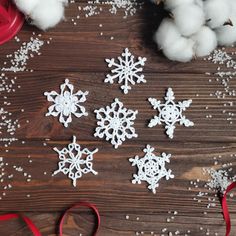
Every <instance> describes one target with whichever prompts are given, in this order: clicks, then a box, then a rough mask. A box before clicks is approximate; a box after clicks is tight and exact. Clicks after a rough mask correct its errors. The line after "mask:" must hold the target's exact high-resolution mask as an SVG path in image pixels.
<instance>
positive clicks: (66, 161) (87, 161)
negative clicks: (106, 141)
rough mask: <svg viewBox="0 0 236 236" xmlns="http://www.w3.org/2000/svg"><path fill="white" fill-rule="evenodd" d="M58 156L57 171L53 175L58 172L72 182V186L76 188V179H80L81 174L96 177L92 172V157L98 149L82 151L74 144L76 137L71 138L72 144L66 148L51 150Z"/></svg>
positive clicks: (93, 171)
mask: <svg viewBox="0 0 236 236" xmlns="http://www.w3.org/2000/svg"><path fill="white" fill-rule="evenodd" d="M53 150H54V151H56V152H57V153H58V155H59V160H60V161H59V163H58V170H56V171H54V173H53V175H56V174H58V173H60V172H62V173H63V174H65V175H67V176H68V178H70V179H71V180H72V181H73V186H74V187H76V181H77V179H80V178H81V177H82V176H83V174H88V173H92V174H94V175H97V174H98V173H97V172H96V171H95V170H93V163H92V161H93V155H94V154H95V153H96V152H98V149H95V150H93V151H89V150H88V149H87V148H85V149H82V148H81V146H80V145H79V144H77V143H76V137H75V136H73V142H72V143H70V144H69V145H68V147H67V148H66V147H65V148H63V149H62V150H59V149H57V148H54V149H53Z"/></svg>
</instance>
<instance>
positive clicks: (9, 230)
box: [0, 2, 236, 236]
mask: <svg viewBox="0 0 236 236" xmlns="http://www.w3.org/2000/svg"><path fill="white" fill-rule="evenodd" d="M80 5H81V6H85V5H86V3H83V2H82V3H80ZM103 8H104V11H103V13H102V14H100V15H98V16H93V17H88V18H85V17H81V18H80V19H79V20H78V23H77V25H74V24H73V22H72V21H71V18H72V17H73V18H75V17H76V14H77V5H76V4H71V5H70V7H69V9H67V13H66V15H67V22H63V23H61V24H60V25H59V26H58V27H56V28H55V29H53V30H50V31H48V32H43V33H42V37H41V38H42V39H44V40H45V41H46V40H48V39H49V38H50V37H51V38H52V41H51V43H50V44H49V45H47V44H46V45H44V46H43V47H42V50H41V52H42V55H40V56H36V57H34V58H31V59H30V60H29V62H28V65H27V68H29V69H33V70H34V71H33V72H19V73H17V74H14V73H8V75H9V78H11V77H12V76H17V78H18V79H17V85H20V87H21V88H20V89H17V90H16V92H15V93H10V94H8V95H7V96H8V99H9V100H10V101H11V105H10V106H8V110H9V111H11V112H12V119H19V123H20V124H21V127H20V128H19V129H18V130H17V132H16V137H17V138H18V139H19V141H17V142H14V143H13V144H12V145H11V146H9V147H4V146H3V145H1V156H2V157H3V158H4V160H6V161H7V162H8V163H9V165H11V166H13V165H16V166H22V167H23V168H24V171H26V172H27V173H30V174H31V176H32V180H31V181H30V182H27V181H26V178H25V177H23V176H22V175H20V174H18V175H16V176H14V178H13V179H12V182H11V184H12V186H13V187H12V189H10V190H6V193H7V195H6V196H5V197H3V199H2V200H1V201H0V210H1V212H2V213H5V212H20V213H25V214H26V215H27V216H29V217H31V219H32V220H33V221H34V223H35V224H36V225H37V226H38V228H39V229H40V230H41V232H42V234H43V235H45V236H46V235H47V236H52V235H56V230H57V227H56V225H57V222H58V219H59V217H60V215H61V213H62V212H63V211H64V210H65V209H66V208H67V207H69V206H70V205H71V204H74V203H76V202H78V201H81V200H86V201H89V202H92V203H95V204H96V205H97V207H98V208H99V211H100V213H101V221H102V224H101V228H100V231H99V234H98V235H99V236H113V235H114V236H118V235H120V236H131V235H135V234H136V232H140V235H151V232H154V233H155V234H156V235H158V236H160V235H162V234H163V235H168V234H167V233H168V232H169V231H172V232H175V231H177V230H179V231H180V232H181V233H180V234H179V235H185V233H187V231H188V230H190V231H191V233H190V232H189V233H188V234H187V235H192V236H201V235H206V232H207V229H209V232H210V233H209V235H217V234H215V233H216V232H218V235H220V236H223V235H224V232H225V224H224V221H223V218H222V214H221V207H220V204H219V203H218V202H216V207H214V208H210V209H206V205H207V204H208V198H209V197H213V196H214V193H213V192H210V193H209V196H205V197H203V198H202V201H201V202H197V201H194V200H193V199H194V197H196V194H197V193H198V192H199V191H205V189H204V188H202V187H200V186H201V185H202V183H204V181H205V180H206V178H207V177H206V176H203V175H202V167H211V166H214V160H213V157H215V156H219V155H221V156H222V159H224V161H225V162H227V161H231V162H232V164H233V168H234V167H235V164H236V162H235V157H233V158H232V155H231V154H234V153H236V122H233V124H231V125H229V122H227V121H226V118H225V114H224V113H222V110H223V108H222V106H223V102H222V101H221V100H219V99H216V97H215V96H210V94H211V93H214V91H216V90H217V89H218V88H219V87H220V85H219V83H217V82H215V81H214V76H213V75H208V74H205V72H212V73H214V72H216V71H217V67H218V65H215V64H213V63H212V62H208V61H204V60H202V59H198V60H194V61H193V62H191V63H186V64H182V63H175V62H170V61H169V60H167V59H165V58H164V57H163V56H162V55H161V53H160V52H158V51H157V48H156V45H155V44H154V43H153V41H152V35H153V32H154V30H155V29H156V28H157V25H158V22H160V19H161V15H162V14H161V11H160V10H159V9H157V8H156V7H154V6H153V5H151V4H145V5H144V6H143V9H142V10H138V12H137V14H136V15H135V16H132V17H128V18H127V19H123V17H122V16H123V13H122V12H118V13H117V15H111V14H110V13H109V12H108V9H107V8H108V6H103ZM33 30H35V28H33V27H30V26H27V25H25V26H24V28H23V30H22V31H21V32H20V33H19V35H18V36H19V38H20V39H21V42H20V43H17V42H15V40H12V41H10V42H9V43H7V44H5V45H3V46H1V54H0V63H1V66H2V65H3V62H4V61H6V60H9V59H6V57H5V56H6V55H7V54H9V53H12V52H13V51H14V50H16V49H18V48H19V46H20V44H21V43H22V42H23V41H28V40H29V37H31V36H32V31H33ZM101 32H103V35H101V34H100V33H101ZM38 33H40V32H39V31H36V34H38ZM111 37H114V39H113V40H112V38H111ZM126 47H128V48H129V49H130V51H131V52H132V53H133V54H134V55H135V56H145V57H147V64H146V66H145V69H144V74H145V78H146V80H147V83H146V84H140V85H136V86H133V88H132V90H131V91H130V92H129V94H128V95H124V94H123V93H122V92H121V91H120V89H119V85H118V84H113V85H110V84H105V83H104V82H103V81H104V78H105V75H106V74H107V73H108V72H109V68H107V65H106V63H105V61H104V59H105V58H112V57H114V58H116V57H117V56H119V55H120V53H121V52H122V51H123V50H124V48H126ZM227 51H234V49H230V48H229V49H227ZM65 78H69V79H70V81H71V82H72V83H73V84H74V85H75V88H76V89H81V90H82V91H85V90H88V91H89V96H88V100H87V102H86V104H85V106H86V109H87V111H88V112H89V116H88V117H82V118H80V119H76V118H74V119H73V122H72V123H71V124H70V125H69V127H68V128H64V127H63V125H62V124H60V123H59V122H58V120H57V118H53V117H45V113H46V112H47V108H48V106H49V102H47V100H46V97H45V96H44V95H43V93H44V92H45V91H51V90H56V91H59V85H60V84H61V83H63V81H64V79H65ZM209 79H212V80H213V82H212V83H209ZM235 86H236V82H235V80H234V81H233V80H232V81H231V88H233V87H234V88H235ZM168 87H172V88H173V90H174V92H175V96H176V100H177V101H182V100H186V99H192V100H193V103H192V105H191V107H190V108H188V109H187V110H186V111H185V115H186V116H187V117H188V118H189V119H190V120H192V121H193V122H194V123H195V126H194V127H191V128H186V127H184V126H180V125H177V128H176V131H175V136H174V139H173V140H170V139H168V138H167V136H166V135H165V133H164V132H165V130H164V127H163V126H156V127H155V128H152V129H150V128H148V127H147V124H148V121H149V120H150V118H151V117H152V116H153V115H155V114H156V113H155V111H154V110H153V109H152V107H151V106H150V104H149V102H148V101H147V98H148V97H155V98H157V99H160V100H162V99H163V97H164V95H165V92H166V89H167V88H168ZM4 95H5V94H1V96H4ZM114 98H119V99H120V100H121V101H122V102H124V104H125V106H126V107H128V108H130V109H133V110H136V109H137V110H138V111H139V114H138V116H137V120H136V122H135V125H134V127H135V129H136V131H137V133H138V135H139V136H138V138H137V139H132V140H128V141H126V142H125V143H124V144H123V145H122V146H121V147H120V148H118V149H117V150H115V149H114V148H113V147H112V145H111V144H110V143H109V142H106V141H105V140H101V139H98V138H95V137H94V136H93V134H94V130H95V127H96V118H95V114H94V113H93V111H94V110H95V109H98V108H100V107H103V106H106V105H109V104H110V103H111V102H112V101H113V99H114ZM232 101H233V102H234V104H236V99H232ZM206 107H207V108H208V109H206ZM21 109H23V110H22V111H21ZM231 110H232V112H233V111H234V112H235V111H236V109H235V105H234V107H232V108H231ZM209 114H211V115H212V118H211V119H208V118H206V116H207V115H209ZM27 120H29V123H27V122H26V121H27ZM72 135H76V136H77V139H78V143H80V144H81V145H82V146H84V147H88V148H89V149H94V148H98V149H99V152H98V153H97V154H96V155H95V156H94V168H95V169H96V170H97V171H98V173H99V174H98V175H97V176H94V175H92V174H88V175H86V176H84V177H83V178H81V179H80V180H79V181H77V187H76V188H74V187H73V186H72V185H71V181H70V180H69V179H68V178H67V177H66V176H65V175H63V174H58V175H56V176H54V177H52V176H51V174H52V172H53V171H54V170H55V169H56V168H57V162H58V156H57V154H56V152H54V151H53V147H58V148H62V147H64V146H66V145H67V144H68V143H70V141H71V140H72ZM3 137H4V136H3ZM146 144H150V145H152V146H153V147H155V148H156V152H157V153H158V154H159V153H160V152H167V153H171V154H172V159H171V163H170V164H168V167H169V168H171V169H172V170H173V173H174V175H175V178H174V179H172V180H169V181H166V180H162V181H161V182H160V186H159V188H158V189H157V194H156V195H154V194H153V193H152V192H150V191H148V189H147V188H146V187H147V185H146V183H145V182H143V183H142V184H141V185H133V184H131V179H132V174H133V173H134V172H135V171H136V169H135V168H134V167H132V166H131V164H130V163H129V161H128V159H129V158H130V157H134V156H135V155H139V156H143V152H142V151H143V148H144V147H145V145H146ZM6 149H7V150H9V151H8V152H6ZM29 155H30V157H28V156H29ZM29 158H30V160H32V162H29ZM235 172H236V171H233V173H234V174H235ZM197 179H199V187H198V188H194V187H192V188H191V189H190V190H189V187H190V186H191V185H190V181H196V180H197ZM1 191H4V190H2V187H1ZM27 195H28V197H27ZM29 195H30V197H29ZM229 205H230V211H231V217H232V225H233V229H232V234H231V235H235V233H236V210H235V205H236V201H235V199H231V200H230V202H229ZM169 211H171V213H170V212H169ZM174 211H176V212H177V213H175V214H177V215H175V216H174V219H172V220H171V222H167V221H168V220H167V218H171V216H173V215H174V214H173V212H174ZM204 211H207V214H204V213H203V212H204ZM168 212H169V213H168ZM79 213H80V214H72V215H70V217H69V218H68V219H67V221H66V222H65V226H64V228H65V235H68V236H69V235H71V236H75V235H79V233H82V234H83V235H91V231H92V230H91V229H92V227H93V224H94V217H93V216H92V215H91V212H89V211H88V210H86V209H83V210H82V211H80V212H79ZM128 218H129V219H128ZM201 227H202V228H203V229H202V230H201ZM164 228H168V230H167V232H165V233H162V232H161V231H162V229H164ZM164 231H165V230H164ZM141 232H143V234H141ZM89 233H90V234H89ZM0 235H2V236H10V235H24V236H26V235H31V234H30V233H29V231H28V229H27V227H26V226H25V225H24V224H23V223H22V222H19V221H17V220H15V221H12V222H7V223H0ZM137 235H138V234H137Z"/></svg>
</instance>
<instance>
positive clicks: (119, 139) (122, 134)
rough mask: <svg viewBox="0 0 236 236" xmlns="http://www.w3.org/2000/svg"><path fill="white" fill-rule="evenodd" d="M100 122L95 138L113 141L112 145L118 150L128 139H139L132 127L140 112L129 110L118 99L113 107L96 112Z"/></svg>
mask: <svg viewBox="0 0 236 236" xmlns="http://www.w3.org/2000/svg"><path fill="white" fill-rule="evenodd" d="M94 112H95V113H96V118H97V120H98V122H97V125H98V127H97V128H96V131H95V134H94V136H95V137H99V138H104V137H105V138H106V140H107V141H109V140H111V144H112V145H114V147H115V148H118V146H120V145H121V144H122V143H123V142H124V141H125V140H126V139H131V138H133V137H135V138H136V137H138V135H137V134H136V133H135V129H134V128H133V127H132V125H133V124H134V120H135V119H136V115H137V114H138V111H133V110H128V109H127V108H125V107H123V103H122V102H120V101H119V99H118V98H116V99H115V102H113V103H112V104H111V106H106V107H105V108H100V109H99V110H95V111H94Z"/></svg>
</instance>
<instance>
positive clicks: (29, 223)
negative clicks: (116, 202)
mask: <svg viewBox="0 0 236 236" xmlns="http://www.w3.org/2000/svg"><path fill="white" fill-rule="evenodd" d="M83 206H84V207H87V208H90V209H92V210H93V212H94V213H95V216H96V218H97V224H96V227H95V230H94V233H93V235H92V236H96V234H97V232H98V229H99V227H100V223H101V219H100V214H99V211H98V209H97V208H96V206H95V205H93V204H90V203H88V202H80V203H78V204H75V205H73V206H72V207H70V208H69V209H68V210H66V211H65V212H64V213H63V214H62V217H61V220H60V222H59V235H60V236H63V229H62V228H63V223H64V220H65V217H66V216H67V214H68V213H69V211H71V210H72V209H74V208H79V207H83ZM18 218H21V219H23V220H24V222H25V223H26V225H27V226H28V228H29V229H30V230H31V232H32V233H33V235H34V236H42V235H41V233H40V231H39V230H38V228H37V227H36V226H35V225H34V223H33V222H32V221H31V220H30V219H29V218H28V217H26V216H23V215H21V214H17V213H13V214H5V215H2V216H0V221H8V220H12V219H18Z"/></svg>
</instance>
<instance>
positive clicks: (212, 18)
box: [204, 0, 230, 29]
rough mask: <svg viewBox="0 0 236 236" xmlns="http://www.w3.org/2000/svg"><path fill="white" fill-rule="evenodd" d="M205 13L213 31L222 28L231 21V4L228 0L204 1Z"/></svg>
mask: <svg viewBox="0 0 236 236" xmlns="http://www.w3.org/2000/svg"><path fill="white" fill-rule="evenodd" d="M204 12H205V19H206V21H207V24H208V26H209V27H211V28H212V29H214V28H217V27H220V26H222V25H224V23H225V22H227V21H228V20H229V16H230V7H229V3H228V1H227V0H207V1H204Z"/></svg>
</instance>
